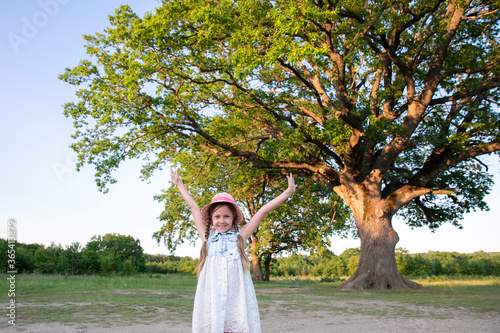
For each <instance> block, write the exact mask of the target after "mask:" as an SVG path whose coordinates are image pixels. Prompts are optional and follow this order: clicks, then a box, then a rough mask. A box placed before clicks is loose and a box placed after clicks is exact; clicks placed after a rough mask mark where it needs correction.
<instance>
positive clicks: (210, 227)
mask: <svg viewBox="0 0 500 333" xmlns="http://www.w3.org/2000/svg"><path fill="white" fill-rule="evenodd" d="M170 174H171V181H170V182H171V183H173V184H174V185H176V186H177V187H178V188H179V191H180V192H181V195H182V197H183V198H184V200H185V201H186V203H187V204H188V206H189V208H190V209H191V213H192V215H193V219H194V223H195V225H196V229H197V230H198V234H199V235H200V238H201V239H202V241H203V246H202V248H201V252H200V261H199V264H198V286H197V288H196V296H195V300H194V310H193V332H194V333H223V332H241V333H255V332H260V318H259V308H258V306H257V298H256V297H255V290H254V287H253V283H252V278H251V277H250V261H249V260H248V257H247V255H246V253H245V242H246V240H247V239H248V238H249V237H250V236H251V235H252V234H253V233H254V231H255V229H257V227H258V225H259V223H260V222H261V221H262V220H263V219H264V217H265V216H266V215H267V213H269V212H270V211H272V210H273V209H275V208H276V207H278V206H279V205H280V204H281V203H283V202H285V200H286V199H287V198H288V197H289V196H291V195H292V194H293V192H295V188H296V185H295V182H294V179H293V176H292V174H290V175H289V176H287V179H288V188H287V189H286V190H285V191H284V192H283V193H281V194H280V195H279V196H278V197H276V198H274V199H273V200H271V201H270V202H268V203H267V204H265V205H264V206H263V207H262V208H261V209H260V210H259V211H258V212H257V213H256V214H255V215H254V216H253V217H252V218H251V219H250V221H249V222H248V223H246V224H245V225H244V226H242V227H241V228H239V227H238V225H240V224H241V223H242V222H243V213H242V212H241V210H240V208H239V207H238V206H237V205H236V203H235V202H234V199H233V197H232V196H231V195H229V194H227V193H219V194H216V195H215V196H214V197H213V199H212V201H211V203H210V204H208V205H205V206H204V207H203V208H202V209H201V210H200V208H199V207H198V205H197V204H196V202H195V201H194V199H193V197H192V196H191V195H190V194H189V192H188V191H187V189H186V187H185V186H184V184H183V183H182V180H181V179H180V177H179V174H178V173H177V171H174V170H171V171H170Z"/></svg>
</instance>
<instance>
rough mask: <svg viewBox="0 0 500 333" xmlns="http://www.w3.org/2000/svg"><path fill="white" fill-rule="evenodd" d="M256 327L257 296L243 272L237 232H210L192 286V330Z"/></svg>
mask: <svg viewBox="0 0 500 333" xmlns="http://www.w3.org/2000/svg"><path fill="white" fill-rule="evenodd" d="M260 331H261V330H260V317H259V308H258V306H257V298H256V296H255V290H254V287H253V282H252V278H251V277H250V272H249V271H247V272H243V267H242V265H241V257H240V253H239V251H238V234H237V233H236V232H234V231H232V230H229V231H228V232H226V233H220V232H218V231H215V232H212V233H210V236H209V237H208V240H207V259H206V261H205V264H204V265H203V269H202V270H201V273H200V277H199V279H198V286H197V287H196V296H195V300H194V309H193V333H223V332H244V333H260Z"/></svg>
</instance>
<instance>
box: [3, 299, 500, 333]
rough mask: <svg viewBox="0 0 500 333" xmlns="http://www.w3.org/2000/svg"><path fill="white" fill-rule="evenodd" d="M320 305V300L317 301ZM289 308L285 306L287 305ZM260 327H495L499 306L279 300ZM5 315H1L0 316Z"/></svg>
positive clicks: (313, 332)
mask: <svg viewBox="0 0 500 333" xmlns="http://www.w3.org/2000/svg"><path fill="white" fill-rule="evenodd" d="M322 306H323V308H324V303H323V304H322ZM287 308H289V307H287ZM260 312H261V326H262V332H263V333H274V332H305V333H320V332H321V333H323V332H339V333H343V332H349V333H351V332H370V333H373V332H398V333H399V332H500V315H499V313H498V312H494V313H486V314H484V313H483V314H478V313H470V312H468V311H466V310H455V309H454V310H450V309H436V308H433V307H424V306H414V305H408V304H398V303H395V302H390V303H389V302H380V301H376V302H375V301H349V302H335V301H332V302H331V303H329V304H328V306H327V309H326V310H317V309H316V310H314V311H309V310H308V309H295V310H293V311H289V310H286V309H285V308H284V307H282V306H280V304H279V303H276V304H273V305H272V306H270V307H268V308H266V309H261V311H260ZM4 320H5V319H4ZM0 331H2V332H40V333H41V332H63V333H66V332H67V333H69V332H73V333H86V332H88V333H100V332H110V333H142V332H144V333H149V332H172V333H181V332H182V333H184V332H190V331H191V323H190V322H189V320H187V321H185V322H174V321H168V320H165V321H162V322H154V323H151V324H145V323H141V324H139V323H138V324H132V325H130V324H127V325H120V323H113V324H109V323H102V324H99V323H78V324H76V323H75V324H71V323H70V324H62V323H38V324H23V323H22V321H21V320H18V321H17V325H16V326H12V325H8V326H7V325H6V322H4V323H1V324H0Z"/></svg>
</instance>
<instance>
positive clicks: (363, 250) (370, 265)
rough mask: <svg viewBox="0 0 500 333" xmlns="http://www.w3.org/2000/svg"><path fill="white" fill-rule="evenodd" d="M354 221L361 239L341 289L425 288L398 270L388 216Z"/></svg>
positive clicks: (394, 241) (393, 232) (395, 236)
mask: <svg viewBox="0 0 500 333" xmlns="http://www.w3.org/2000/svg"><path fill="white" fill-rule="evenodd" d="M356 225H357V226H358V231H359V236H360V239H361V247H360V254H359V262H358V268H357V269H356V271H355V272H354V273H353V275H352V276H351V277H350V278H349V279H348V280H347V281H345V282H343V283H342V284H341V285H340V288H341V289H344V290H350V289H411V290H421V289H425V288H424V287H422V286H421V285H420V284H418V283H416V282H413V281H410V280H408V279H405V278H404V277H403V276H402V275H401V274H400V273H399V271H398V268H397V264H396V256H395V248H396V243H397V242H398V241H399V237H398V235H397V233H396V231H394V229H393V228H392V225H391V219H390V218H387V217H379V218H375V219H370V220H366V219H365V220H362V221H356Z"/></svg>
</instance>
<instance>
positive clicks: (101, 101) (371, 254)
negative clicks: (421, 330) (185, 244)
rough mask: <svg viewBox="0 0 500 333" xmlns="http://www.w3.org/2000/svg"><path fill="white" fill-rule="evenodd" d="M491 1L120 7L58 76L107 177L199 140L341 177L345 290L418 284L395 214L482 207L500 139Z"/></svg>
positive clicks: (270, 168) (102, 180) (314, 174)
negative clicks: (346, 235)
mask: <svg viewBox="0 0 500 333" xmlns="http://www.w3.org/2000/svg"><path fill="white" fill-rule="evenodd" d="M499 18H500V12H499V5H498V2H497V1H472V0H463V1H456V0H449V1H444V0H421V1H405V0H403V1H399V0H398V1H394V0H391V1H366V0H350V1H321V0H317V1H311V0H302V1H297V0H294V1H251V0H244V1H228V0H219V1H204V0H172V1H163V3H162V5H161V6H159V7H158V8H156V10H155V11H154V12H151V13H149V14H146V15H145V16H144V17H142V18H140V17H138V16H137V15H135V14H134V13H133V12H132V11H131V10H130V8H128V7H121V8H120V9H119V10H117V12H116V15H114V16H112V17H111V19H110V21H111V25H112V26H111V27H110V28H109V29H107V30H106V31H104V32H103V33H98V34H95V35H93V36H86V37H85V38H86V40H87V45H86V47H87V52H88V54H89V55H90V56H92V57H93V58H94V59H96V60H93V61H91V60H85V61H82V62H81V63H80V64H79V65H78V66H76V67H74V68H72V69H68V70H66V73H65V74H63V75H62V79H63V80H65V81H67V82H69V83H71V84H75V85H81V86H82V88H81V89H80V90H79V91H78V93H77V95H78V98H79V101H78V102H77V103H68V104H66V105H65V114H66V115H67V116H70V117H72V118H73V119H74V121H75V127H76V128H77V131H76V133H75V135H74V138H75V139H76V142H75V144H74V145H73V148H74V149H75V150H76V151H77V152H78V154H79V159H80V165H83V164H85V163H89V164H93V165H94V166H95V167H96V170H97V173H96V180H97V182H98V185H99V186H100V187H102V188H105V186H106V184H107V183H108V182H114V181H115V180H114V179H113V177H112V175H111V173H112V171H113V170H114V169H116V168H117V167H118V166H119V164H120V162H121V161H123V160H125V159H127V158H137V157H140V156H147V158H149V160H148V161H146V162H145V166H144V175H145V176H146V177H147V176H148V175H149V174H151V173H152V172H153V171H154V170H155V169H157V168H161V166H163V165H165V164H166V163H168V162H169V160H170V159H171V158H172V157H173V156H175V154H178V153H179V151H182V149H191V148H192V147H198V148H202V149H205V150H206V151H208V152H211V153H213V154H216V155H217V156H219V157H227V158H235V159H239V160H241V161H242V163H249V164H250V165H251V166H252V167H254V168H259V169H263V170H266V172H276V171H280V170H286V171H293V172H295V173H296V174H298V175H299V176H301V177H305V178H310V179H312V180H314V181H316V182H320V183H323V184H325V185H327V186H328V187H330V188H331V189H333V190H334V191H335V192H336V193H337V194H338V195H339V196H340V197H341V198H342V199H343V200H344V201H345V203H346V204H347V205H348V206H349V208H350V210H351V212H352V216H353V218H354V221H355V224H356V227H357V232H358V234H359V237H360V239H361V248H360V259H359V265H358V269H357V270H356V272H355V273H354V274H353V275H352V276H351V278H350V279H349V280H348V281H346V282H345V283H344V284H343V285H342V286H343V287H344V288H419V286H418V285H417V284H415V283H412V282H411V281H408V280H406V279H404V278H403V277H402V276H401V275H400V274H399V272H398V271H397V268H396V262H395V257H394V248H395V244H396V243H397V242H398V240H399V238H398V235H397V233H396V232H395V231H394V229H393V227H392V224H391V221H392V218H393V217H394V216H395V215H396V214H401V215H403V216H404V218H405V219H406V221H407V223H408V224H410V225H411V226H415V227H417V226H424V225H427V226H429V227H430V228H431V229H435V228H437V227H439V226H440V225H441V224H442V223H443V222H451V223H453V224H455V225H459V220H460V219H461V217H462V216H463V214H464V213H466V212H469V211H470V210H472V209H477V208H479V209H485V208H487V207H486V204H485V202H484V200H483V199H484V196H485V195H486V194H487V193H488V191H489V189H490V188H491V186H492V180H491V176H490V175H489V174H488V173H487V168H486V167H485V166H484V163H483V162H482V161H481V160H479V159H478V157H480V156H481V155H486V154H491V153H494V152H498V151H499V150H500V139H499V129H500V126H499V113H498V109H495V108H497V107H498V102H499V99H500V98H499V89H498V87H499V86H500V77H499V73H500V60H499V59H500V54H499V53H500V46H499V42H498V41H499V39H500V36H499V31H498V30H499Z"/></svg>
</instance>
